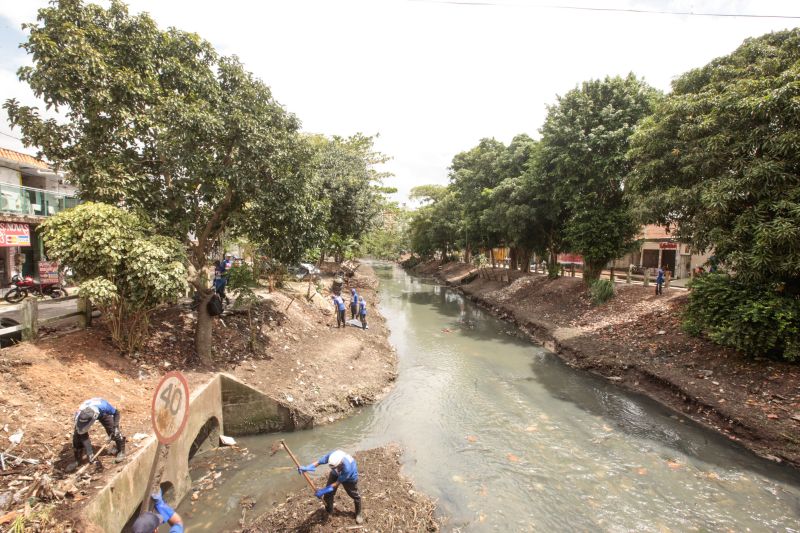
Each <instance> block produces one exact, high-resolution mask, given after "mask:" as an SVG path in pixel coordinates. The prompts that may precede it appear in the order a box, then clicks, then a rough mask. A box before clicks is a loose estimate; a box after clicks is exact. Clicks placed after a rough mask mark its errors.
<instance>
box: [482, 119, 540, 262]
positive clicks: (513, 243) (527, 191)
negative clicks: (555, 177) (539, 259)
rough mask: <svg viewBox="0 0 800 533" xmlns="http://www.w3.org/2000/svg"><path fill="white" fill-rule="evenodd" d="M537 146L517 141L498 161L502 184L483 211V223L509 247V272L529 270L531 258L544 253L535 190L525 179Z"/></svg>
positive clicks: (526, 138) (521, 138)
mask: <svg viewBox="0 0 800 533" xmlns="http://www.w3.org/2000/svg"><path fill="white" fill-rule="evenodd" d="M537 152H538V143H537V142H536V141H534V140H533V139H531V138H530V137H529V136H528V135H525V134H521V135H517V136H516V137H514V139H513V140H512V141H511V144H509V145H508V147H507V148H506V149H505V151H504V152H503V153H502V154H501V155H500V157H499V158H498V160H497V161H496V163H495V164H496V166H497V171H498V172H499V173H500V176H501V178H502V181H501V182H500V183H499V184H498V185H497V186H496V187H495V188H493V189H490V190H486V191H485V194H487V195H489V208H488V209H486V210H485V211H484V216H483V221H482V223H483V224H484V225H486V226H487V227H489V228H490V229H491V230H492V231H494V232H496V233H497V234H499V235H501V237H502V240H503V241H504V242H505V243H506V244H507V245H508V246H509V247H510V249H511V254H510V268H512V269H516V268H517V266H518V265H519V266H521V268H522V270H523V271H524V272H528V271H529V270H530V259H531V254H532V252H534V251H537V252H540V253H541V251H542V250H543V249H544V234H543V232H542V229H543V228H544V226H543V224H542V222H543V221H541V220H539V219H538V218H537V215H538V213H539V211H538V210H536V209H535V198H534V196H533V194H532V193H533V192H534V189H533V188H532V187H530V184H529V183H528V181H527V180H526V179H525V175H526V173H527V172H528V168H529V165H530V164H531V163H533V162H534V161H535V159H536V157H537Z"/></svg>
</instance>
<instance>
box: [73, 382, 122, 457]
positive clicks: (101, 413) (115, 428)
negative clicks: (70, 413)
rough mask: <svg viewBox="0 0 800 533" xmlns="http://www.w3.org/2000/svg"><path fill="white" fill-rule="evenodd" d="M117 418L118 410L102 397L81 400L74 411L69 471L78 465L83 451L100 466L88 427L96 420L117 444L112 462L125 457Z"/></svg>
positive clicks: (118, 415) (118, 417)
mask: <svg viewBox="0 0 800 533" xmlns="http://www.w3.org/2000/svg"><path fill="white" fill-rule="evenodd" d="M119 419H120V412H119V410H118V409H116V408H115V407H114V406H113V405H111V404H110V403H108V402H107V401H106V400H104V399H102V398H91V399H89V400H86V401H85V402H83V403H82V404H81V405H80V406H79V407H78V412H77V413H75V429H74V431H73V432H72V451H73V453H74V455H75V462H74V463H72V464H71V465H69V466H68V467H67V470H68V471H71V470H74V469H75V468H77V467H78V465H79V464H80V463H81V459H82V456H83V453H84V452H86V457H87V459H88V460H89V462H93V463H95V465H96V466H97V467H98V468H102V465H101V464H100V461H98V460H97V458H96V457H94V449H93V448H92V441H91V440H90V439H89V428H91V427H92V424H94V423H95V422H96V421H98V420H99V421H100V424H101V425H102V426H103V428H104V429H105V430H106V433H107V434H108V437H109V438H110V439H111V440H113V441H114V443H115V444H116V445H117V453H116V457H115V458H114V462H115V463H119V462H121V461H122V460H123V459H125V437H123V436H122V432H120V430H119Z"/></svg>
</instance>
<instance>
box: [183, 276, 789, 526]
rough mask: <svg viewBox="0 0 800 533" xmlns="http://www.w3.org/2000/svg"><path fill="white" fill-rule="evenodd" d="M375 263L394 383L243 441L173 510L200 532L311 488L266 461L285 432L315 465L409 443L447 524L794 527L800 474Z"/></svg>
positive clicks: (411, 463)
mask: <svg viewBox="0 0 800 533" xmlns="http://www.w3.org/2000/svg"><path fill="white" fill-rule="evenodd" d="M376 270H377V271H378V274H379V276H380V277H381V282H382V295H381V297H382V302H381V304H380V307H381V312H382V313H383V314H384V316H386V318H387V320H388V324H389V326H390V328H391V330H392V335H391V341H392V343H393V344H394V346H396V347H397V351H398V356H399V361H400V376H399V379H398V381H397V385H396V387H395V389H394V390H393V392H391V393H390V395H389V396H388V397H387V398H386V399H385V400H384V401H382V402H381V403H380V404H378V405H376V406H373V407H369V408H366V409H364V410H363V411H362V412H361V413H360V414H358V415H357V416H355V417H353V418H350V419H348V420H345V421H342V422H339V423H336V424H333V425H331V426H328V427H322V428H318V429H314V430H311V431H305V432H300V433H296V434H286V435H280V436H275V435H270V436H263V437H250V438H242V439H240V442H241V443H242V444H243V445H244V446H246V447H247V448H248V450H249V454H248V455H246V456H244V457H238V458H236V459H234V460H233V464H234V466H233V467H232V468H231V469H230V470H228V471H226V472H225V473H224V474H223V476H222V477H221V478H220V479H218V480H217V490H215V491H213V492H212V491H208V492H205V493H202V495H201V497H200V499H199V500H198V501H197V502H195V503H194V504H189V503H185V504H184V505H183V506H182V507H181V508H180V509H179V511H180V512H181V513H182V514H183V515H184V516H185V517H187V518H188V523H189V524H190V528H191V530H192V531H221V530H223V529H228V528H230V529H233V528H235V527H236V526H237V522H238V519H239V518H240V516H241V511H240V508H239V501H240V499H241V498H243V497H254V498H256V500H257V505H256V508H255V509H253V510H251V511H248V515H251V516H252V515H254V514H255V513H257V512H259V511H261V510H263V509H266V508H269V507H270V506H271V505H273V504H274V503H275V502H280V501H282V500H283V499H284V497H285V495H286V493H287V492H288V491H290V490H294V489H296V488H299V487H302V486H303V484H302V482H301V480H300V476H298V475H297V473H296V472H293V471H292V470H291V469H289V468H287V464H288V463H287V460H288V458H287V457H286V455H285V454H282V453H281V454H277V455H275V456H273V457H270V456H269V453H268V452H269V448H270V445H271V444H272V443H273V442H274V440H275V439H276V438H280V437H283V438H285V439H286V441H287V443H288V444H289V446H290V447H291V448H292V449H293V450H294V451H295V453H296V454H297V455H298V456H299V457H300V458H301V461H302V462H306V463H307V462H311V461H312V460H314V459H316V458H318V457H319V456H320V455H321V454H322V453H323V452H325V451H328V450H330V449H332V448H335V447H341V448H344V449H346V450H358V449H365V448H369V447H374V446H378V445H381V444H384V443H387V442H390V441H395V442H399V443H400V444H401V445H402V446H403V447H404V448H405V450H406V453H405V465H404V473H405V474H406V475H407V476H409V477H410V478H411V479H412V481H413V482H414V483H415V485H416V487H417V488H418V489H419V490H421V491H423V492H425V493H427V494H428V495H430V496H431V497H433V498H435V499H437V500H438V502H439V506H440V510H441V512H442V514H444V515H446V516H448V517H449V521H448V524H447V526H446V529H454V528H460V530H462V531H573V530H584V531H586V530H605V531H631V530H637V531H709V530H712V531H727V530H730V531H800V476H798V475H797V474H796V473H794V472H792V471H789V470H787V469H782V468H780V467H778V466H775V465H773V464H771V463H768V462H766V461H762V460H760V459H758V458H756V457H754V456H753V455H752V454H750V453H748V452H746V451H745V450H743V449H740V448H739V447H738V446H735V445H732V444H731V443H730V442H728V441H727V440H725V439H723V438H720V437H718V436H717V435H716V434H714V433H711V432H709V431H706V430H704V429H702V428H700V427H698V426H697V425H695V424H693V423H692V422H690V421H689V420H686V419H683V418H682V417H679V416H676V415H674V414H672V413H670V412H668V411H666V410H665V409H663V408H662V407H660V406H659V405H657V404H654V403H653V402H651V401H648V400H647V399H645V398H641V397H638V396H633V395H629V394H626V393H623V392H621V391H619V390H617V389H615V388H614V387H613V386H611V385H609V384H608V383H606V382H604V381H601V380H599V379H594V378H592V377H590V376H587V375H586V374H584V373H581V372H577V371H573V370H571V369H570V368H568V367H566V366H565V365H563V364H562V363H561V362H560V361H559V360H558V359H557V358H556V357H554V356H552V355H551V354H548V353H547V352H545V351H544V350H543V349H541V348H538V347H534V346H532V345H531V344H530V343H529V342H527V341H524V340H522V339H520V338H517V337H516V336H514V331H511V329H512V328H511V327H510V326H509V325H508V324H505V323H503V322H500V321H498V320H496V319H494V318H492V317H491V316H489V315H488V314H487V313H485V312H483V311H481V310H480V309H478V308H476V307H475V306H473V305H472V304H470V303H468V302H465V301H464V300H463V299H462V298H461V296H459V295H458V294H457V293H455V292H452V291H450V290H448V289H446V288H443V287H438V286H435V285H433V284H430V283H427V282H423V281H421V280H418V279H413V278H411V277H409V276H407V275H406V274H405V273H404V272H403V271H402V270H400V269H398V268H395V267H390V266H384V267H380V266H379V267H377V268H376ZM339 376H340V377H339V379H341V380H342V381H343V382H346V381H347V370H346V369H342V371H341V372H340V374H339ZM226 455H227V456H229V457H234V458H235V457H236V455H235V454H230V455H229V454H227V453H226ZM214 460H215V461H217V462H218V463H221V462H223V460H222V458H218V459H214ZM321 470H324V469H321ZM203 473H204V472H202V471H200V472H198V473H197V475H198V476H199V475H202V474H203ZM343 496H344V495H341V496H339V498H341V497H343ZM341 501H342V502H343V503H344V504H345V505H348V506H349V505H350V502H349V501H347V500H346V499H343V500H341ZM365 510H366V511H367V512H369V500H367V501H365Z"/></svg>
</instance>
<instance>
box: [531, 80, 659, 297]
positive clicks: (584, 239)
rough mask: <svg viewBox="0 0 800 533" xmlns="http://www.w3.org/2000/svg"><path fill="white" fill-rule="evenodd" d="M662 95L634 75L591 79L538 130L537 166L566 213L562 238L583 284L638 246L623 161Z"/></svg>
mask: <svg viewBox="0 0 800 533" xmlns="http://www.w3.org/2000/svg"><path fill="white" fill-rule="evenodd" d="M658 96H659V93H658V92H657V91H656V90H655V89H653V88H651V87H649V86H648V85H647V84H646V83H644V82H643V81H641V80H639V79H637V78H636V77H635V76H634V75H633V74H630V75H628V76H627V77H625V78H620V77H614V78H606V79H604V80H592V81H587V82H584V83H582V84H581V86H580V87H578V88H576V89H573V90H571V91H569V92H568V93H567V94H565V95H564V96H562V97H559V99H558V103H557V104H556V105H554V106H551V107H550V108H549V110H548V114H547V118H546V120H545V123H544V125H543V127H542V159H543V161H542V163H543V168H544V171H545V175H546V177H547V179H551V180H554V181H555V186H554V193H555V200H556V201H558V202H561V203H563V205H564V207H565V210H564V211H565V212H568V213H569V218H568V219H567V221H566V228H565V237H566V239H567V241H568V244H569V248H570V249H571V250H572V251H574V252H577V253H580V254H581V255H583V258H584V263H585V271H584V280H585V281H586V282H587V283H591V281H592V280H594V279H597V278H598V277H599V275H600V272H601V271H602V269H603V267H605V265H606V264H607V263H608V262H609V261H611V260H612V259H615V258H617V257H619V256H621V255H622V254H623V253H625V252H626V251H627V250H628V249H630V248H631V246H632V245H633V244H634V242H635V236H636V234H637V232H638V229H639V227H638V224H637V223H636V222H635V221H634V219H633V216H632V214H631V211H630V205H629V201H628V198H627V196H626V195H625V194H624V190H623V189H624V187H623V185H624V178H625V176H626V175H627V173H628V172H629V170H630V162H629V161H628V160H627V159H626V157H625V155H626V152H627V151H628V146H629V142H630V136H631V135H632V134H633V132H634V130H635V128H636V124H637V122H639V120H641V119H642V118H643V117H645V116H647V115H648V114H649V113H650V112H651V110H652V108H653V104H654V103H655V101H656V100H657V98H658Z"/></svg>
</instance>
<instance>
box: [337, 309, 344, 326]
mask: <svg viewBox="0 0 800 533" xmlns="http://www.w3.org/2000/svg"><path fill="white" fill-rule="evenodd" d="M344 326H345V320H344V309H341V310H339V311H336V327H337V328H338V327H342V328H343V327H344Z"/></svg>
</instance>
